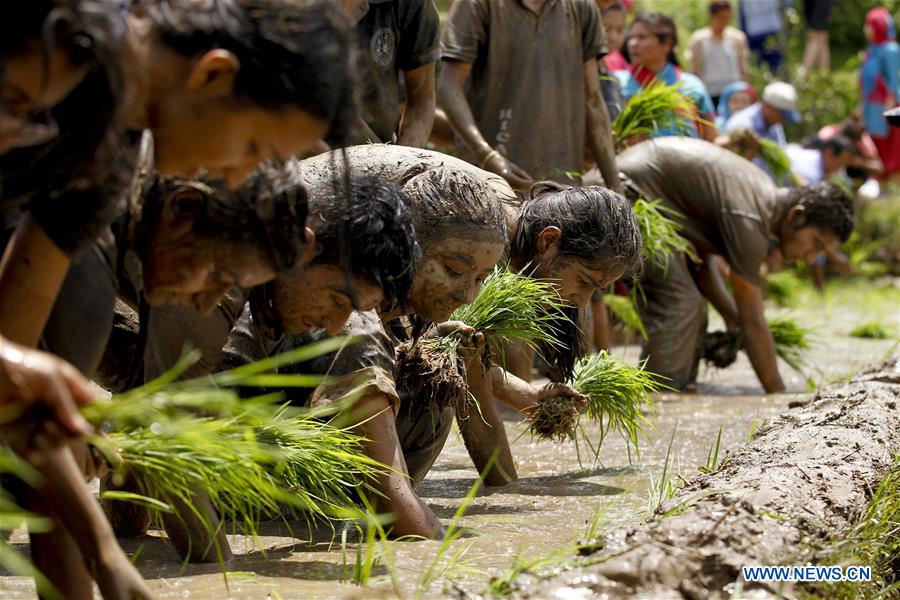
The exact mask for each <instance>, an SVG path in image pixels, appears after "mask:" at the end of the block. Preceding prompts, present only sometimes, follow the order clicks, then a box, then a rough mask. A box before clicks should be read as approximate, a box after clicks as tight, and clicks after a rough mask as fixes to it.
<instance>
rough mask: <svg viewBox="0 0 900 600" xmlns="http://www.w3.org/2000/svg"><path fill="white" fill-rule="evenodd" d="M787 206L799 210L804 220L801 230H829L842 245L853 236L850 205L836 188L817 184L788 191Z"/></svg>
mask: <svg viewBox="0 0 900 600" xmlns="http://www.w3.org/2000/svg"><path fill="white" fill-rule="evenodd" d="M788 204H789V206H792V207H793V206H802V207H803V209H804V211H805V215H806V221H805V222H804V224H803V225H802V227H809V226H815V227H819V228H821V229H825V230H828V231H831V232H833V233H834V234H835V235H836V236H837V237H838V239H839V240H840V241H842V242H846V241H847V240H848V239H849V238H850V234H851V233H853V202H852V201H851V199H850V196H849V195H848V194H847V192H845V191H844V190H843V188H841V187H840V186H838V185H835V184H833V183H830V182H827V181H819V182H818V183H813V184H812V185H804V186H802V187H797V188H791V189H790V190H789V191H788Z"/></svg>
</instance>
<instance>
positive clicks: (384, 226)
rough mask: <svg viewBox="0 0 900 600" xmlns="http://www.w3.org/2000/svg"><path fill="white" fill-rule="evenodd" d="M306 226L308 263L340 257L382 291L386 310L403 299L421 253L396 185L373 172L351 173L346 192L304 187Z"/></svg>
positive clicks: (337, 260) (327, 186) (335, 260)
mask: <svg viewBox="0 0 900 600" xmlns="http://www.w3.org/2000/svg"><path fill="white" fill-rule="evenodd" d="M297 172H298V173H299V168H297ZM308 225H309V227H310V229H312V230H313V231H314V232H315V234H316V244H317V248H318V251H319V252H318V254H317V256H316V258H315V260H314V261H313V263H314V264H315V263H319V264H329V265H335V266H342V265H343V264H344V261H345V260H346V262H348V263H349V265H350V272H351V274H352V275H355V276H358V277H363V278H365V279H368V280H370V281H372V282H374V283H375V284H376V285H378V286H379V287H380V288H381V289H382V291H383V293H384V303H385V308H386V309H387V310H390V309H393V308H395V307H396V306H400V305H402V304H405V303H406V299H407V297H408V296H409V291H410V289H411V288H412V282H413V276H414V274H415V271H416V267H417V266H418V264H419V258H420V256H421V252H420V250H419V244H418V242H417V241H416V232H415V228H414V226H413V217H412V208H411V206H410V200H409V197H408V196H407V195H406V194H405V193H404V192H403V190H402V189H400V186H399V185H397V184H395V183H392V182H389V181H385V180H384V179H381V178H379V177H375V176H373V175H351V176H350V177H349V194H348V193H345V192H344V191H343V188H335V187H334V186H332V185H331V184H330V183H323V184H320V185H319V186H317V187H315V188H313V189H312V190H311V191H310V208H309V223H308ZM342 253H345V254H346V256H344V255H342Z"/></svg>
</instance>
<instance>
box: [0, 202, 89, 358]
mask: <svg viewBox="0 0 900 600" xmlns="http://www.w3.org/2000/svg"><path fill="white" fill-rule="evenodd" d="M70 264H71V261H70V259H69V257H68V256H67V255H66V254H65V253H64V252H63V251H62V250H61V249H60V248H59V246H57V245H56V244H55V243H54V242H53V240H51V239H50V237H49V236H48V235H47V234H46V233H45V232H44V230H43V229H42V228H41V226H40V225H38V223H37V222H36V221H35V220H34V219H33V217H32V216H31V215H30V214H26V215H25V217H24V218H23V219H22V222H21V223H20V224H19V226H18V227H17V228H16V231H15V233H14V234H13V237H12V239H11V240H10V242H9V244H8V245H7V247H6V251H5V252H4V254H3V260H2V262H0V333H2V334H3V335H5V336H6V337H7V338H9V339H10V340H12V341H13V342H17V343H19V344H23V345H25V346H36V345H37V343H38V340H39V339H40V337H41V333H42V332H43V331H44V326H45V325H46V324H47V319H48V318H49V317H50V312H51V311H52V310H53V304H54V303H55V302H56V296H57V295H58V294H59V290H60V288H61V287H62V284H63V281H64V280H65V278H66V273H67V272H68V270H69V266H70Z"/></svg>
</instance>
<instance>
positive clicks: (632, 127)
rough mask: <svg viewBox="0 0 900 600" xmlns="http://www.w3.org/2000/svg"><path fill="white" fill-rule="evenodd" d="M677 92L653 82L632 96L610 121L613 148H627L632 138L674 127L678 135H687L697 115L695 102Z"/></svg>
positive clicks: (674, 88)
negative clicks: (613, 139)
mask: <svg viewBox="0 0 900 600" xmlns="http://www.w3.org/2000/svg"><path fill="white" fill-rule="evenodd" d="M680 88H681V84H675V85H666V84H663V83H660V82H656V83H654V84H652V85H649V86H647V87H646V88H644V89H643V90H641V91H640V92H638V93H637V94H635V95H634V96H633V97H632V98H631V100H629V101H628V102H627V103H626V104H625V106H624V107H623V108H622V112H621V113H619V116H618V117H616V120H615V121H613V124H612V130H613V134H614V135H615V136H616V148H617V149H621V148H623V147H625V146H627V145H628V142H629V141H632V140H634V139H635V138H645V137H649V136H651V135H652V134H653V133H655V132H656V131H657V130H658V129H660V128H662V127H674V128H675V129H676V130H677V131H678V135H689V134H690V133H691V131H692V128H693V122H694V121H696V120H697V118H698V117H699V115H698V112H697V107H696V105H695V104H694V102H693V101H692V100H691V99H689V98H688V97H686V96H685V95H684V94H682V93H681V91H680Z"/></svg>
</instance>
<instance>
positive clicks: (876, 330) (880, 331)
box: [850, 321, 891, 340]
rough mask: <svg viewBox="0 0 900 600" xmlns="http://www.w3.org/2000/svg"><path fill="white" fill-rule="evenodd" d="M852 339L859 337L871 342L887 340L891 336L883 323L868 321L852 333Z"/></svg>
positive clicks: (855, 328)
mask: <svg viewBox="0 0 900 600" xmlns="http://www.w3.org/2000/svg"><path fill="white" fill-rule="evenodd" d="M850 337H858V338H864V339H869V340H887V339H890V337H891V334H890V333H888V331H887V329H886V328H885V327H884V325H882V324H881V323H879V322H877V321H868V322H866V323H860V324H859V325H857V326H856V327H854V328H853V329H852V330H851V331H850Z"/></svg>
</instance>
